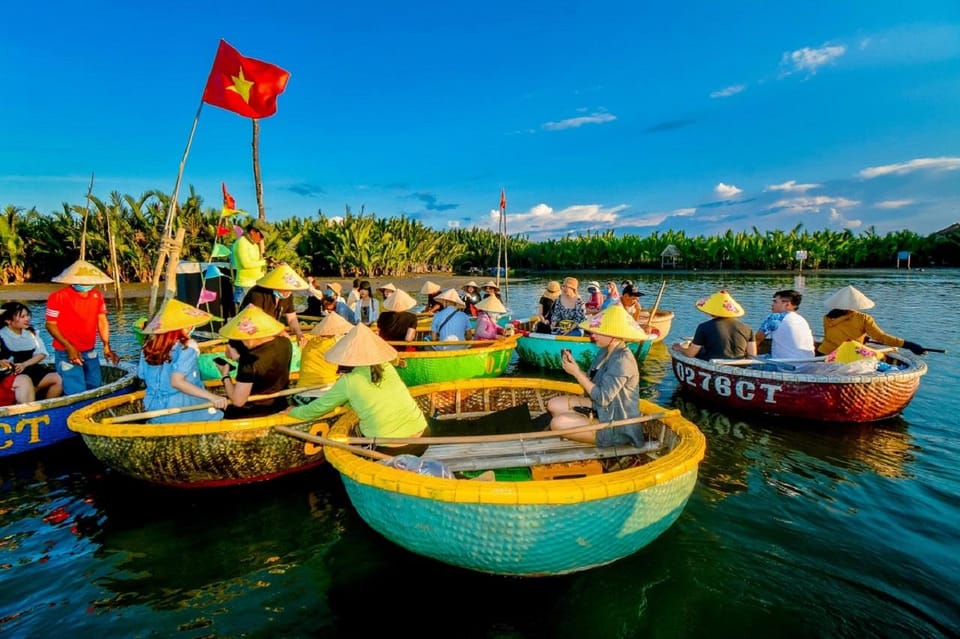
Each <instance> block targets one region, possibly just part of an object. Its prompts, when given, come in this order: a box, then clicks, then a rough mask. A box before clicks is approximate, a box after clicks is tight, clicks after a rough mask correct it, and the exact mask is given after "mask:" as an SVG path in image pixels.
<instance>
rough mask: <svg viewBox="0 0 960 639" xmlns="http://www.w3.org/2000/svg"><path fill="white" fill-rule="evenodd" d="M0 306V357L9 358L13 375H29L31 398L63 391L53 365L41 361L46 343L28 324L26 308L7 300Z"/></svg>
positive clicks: (45, 396)
mask: <svg viewBox="0 0 960 639" xmlns="http://www.w3.org/2000/svg"><path fill="white" fill-rule="evenodd" d="M0 308H2V309H3V311H2V314H0V319H2V322H0V324H2V328H0V358H2V359H4V360H12V364H13V374H14V375H26V376H27V377H29V378H30V382H31V384H32V385H33V389H34V393H35V396H34V399H51V398H53V397H60V396H61V395H63V380H61V379H60V375H58V374H57V372H56V369H55V368H54V367H53V366H50V365H47V364H42V363H41V362H43V361H44V360H45V359H47V356H48V353H47V347H46V346H44V344H43V340H42V339H40V337H39V336H38V335H37V332H36V331H35V330H34V329H33V327H32V326H30V309H29V308H27V307H26V306H25V305H24V304H21V303H20V302H7V303H5V304H4V305H3V306H2V307H0ZM30 401H33V400H30Z"/></svg>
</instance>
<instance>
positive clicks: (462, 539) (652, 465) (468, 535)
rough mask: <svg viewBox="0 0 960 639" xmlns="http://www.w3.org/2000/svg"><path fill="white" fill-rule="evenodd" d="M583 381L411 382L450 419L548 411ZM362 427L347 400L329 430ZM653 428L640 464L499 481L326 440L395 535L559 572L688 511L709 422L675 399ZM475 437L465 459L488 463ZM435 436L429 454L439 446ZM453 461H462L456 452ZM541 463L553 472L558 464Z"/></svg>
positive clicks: (357, 499) (348, 480)
mask: <svg viewBox="0 0 960 639" xmlns="http://www.w3.org/2000/svg"><path fill="white" fill-rule="evenodd" d="M580 392H581V388H580V387H579V386H578V385H576V384H569V383H565V382H554V381H549V380H542V379H516V378H501V379H497V380H485V379H474V380H466V381H460V382H456V383H445V384H430V385H426V386H419V387H415V388H412V389H411V393H412V394H413V395H414V397H415V399H416V401H417V402H418V403H419V405H420V407H421V408H422V409H423V411H424V412H425V413H426V414H429V415H435V414H436V415H439V416H440V418H441V419H442V418H443V416H446V417H448V418H456V417H460V418H463V417H472V416H478V415H484V414H487V413H490V412H492V411H498V410H502V409H506V408H509V407H513V406H517V405H519V404H524V403H525V404H527V406H528V407H529V409H530V411H531V414H534V413H542V412H544V410H545V407H546V402H547V401H548V400H549V399H550V398H551V397H555V396H557V395H563V394H570V393H576V394H579V393H580ZM641 409H642V411H643V412H644V413H645V414H651V413H655V412H659V411H661V409H660V408H659V407H658V406H656V405H654V404H651V403H649V402H646V401H642V402H641ZM356 427H357V417H356V415H355V414H354V413H353V412H352V411H349V412H347V414H346V415H344V416H343V417H342V418H341V419H340V420H339V421H338V422H337V423H336V424H335V425H334V427H333V428H332V429H331V435H330V436H331V437H332V438H335V439H336V438H345V437H348V436H350V435H352V434H353V433H354V432H355V430H356ZM644 428H645V430H646V432H647V433H648V434H650V435H653V436H655V437H656V438H658V440H659V442H660V448H659V450H657V451H656V452H653V453H648V454H645V455H638V456H637V457H636V458H630V459H633V460H634V462H635V463H637V464H639V465H637V466H634V467H625V469H623V470H611V471H604V472H602V473H600V474H587V475H586V476H579V477H578V476H570V474H569V473H567V472H566V471H563V472H561V473H560V474H557V475H553V476H555V477H560V476H562V475H564V474H566V475H567V478H555V479H535V480H532V481H500V480H499V475H498V480H497V481H478V480H474V479H466V478H457V479H446V478H440V477H431V476H424V475H419V474H417V473H413V472H410V471H405V470H399V469H397V468H393V467H390V466H388V465H385V464H383V463H380V462H375V461H370V460H368V459H366V458H364V457H361V456H358V455H356V454H354V453H353V452H350V451H346V450H340V449H333V448H329V447H328V448H327V449H326V454H327V459H328V461H329V462H330V463H331V464H332V465H333V466H334V467H335V468H336V469H337V470H338V471H339V472H340V474H341V476H342V477H343V482H344V485H345V486H346V490H347V494H348V495H349V497H350V500H351V501H352V502H353V505H354V506H355V507H356V509H357V511H358V512H359V513H360V516H361V517H362V518H363V519H364V520H365V521H366V522H367V523H368V524H370V526H371V527H372V528H374V529H375V530H376V531H378V532H379V533H380V534H382V535H383V536H384V537H386V538H387V539H389V540H391V541H393V542H394V543H396V544H398V545H400V546H403V547H404V548H407V549H409V550H411V551H413V552H415V553H418V554H421V555H425V556H427V557H431V558H434V559H437V560H439V561H443V562H446V563H449V564H452V565H455V566H460V567H463V568H468V569H471V570H477V571H481V572H487V573H495V574H501V575H520V576H540V575H558V574H564V573H570V572H576V571H580V570H586V569H589V568H593V567H596V566H601V565H604V564H608V563H610V562H613V561H616V560H617V559H620V558H622V557H625V556H627V555H630V554H632V553H634V552H636V551H637V550H639V549H640V548H643V547H644V546H646V545H647V544H649V543H650V542H651V541H653V540H654V539H656V537H657V536H659V535H660V534H661V533H662V532H663V531H664V530H666V529H667V528H668V527H669V526H670V525H671V524H672V523H673V522H674V521H675V520H676V519H677V518H678V517H679V516H680V513H681V512H682V510H683V507H684V505H685V504H686V502H687V499H688V498H689V496H690V494H691V492H692V491H693V488H694V485H695V484H696V479H697V469H698V465H699V463H700V461H701V459H703V455H704V450H705V440H704V437H703V434H702V433H701V432H700V431H699V430H698V429H697V428H696V426H694V425H693V424H692V423H690V422H689V421H687V420H685V419H684V418H683V417H682V416H680V414H679V412H678V411H666V412H665V413H664V415H663V416H662V417H660V418H659V419H656V420H651V421H648V422H646V423H645V424H644ZM555 441H557V442H558V444H557V445H563V444H564V443H565V444H569V445H572V446H575V447H577V446H579V447H587V448H589V449H591V450H592V451H594V452H597V451H604V450H610V449H597V448H596V447H594V446H592V445H588V444H577V443H575V442H570V441H569V440H562V439H560V438H559V437H558V438H556V440H555ZM525 445H526V443H524V444H523V445H521V447H523V446H525ZM471 446H472V447H473V449H474V454H473V455H474V456H469V455H468V457H469V459H468V460H467V461H470V462H476V463H473V464H472V465H473V466H475V467H476V468H477V469H482V468H483V465H484V459H479V458H477V457H478V456H479V457H482V455H483V452H482V447H480V448H478V446H477V445H476V444H472V445H471ZM433 448H434V446H431V447H430V449H428V450H427V452H426V453H424V455H423V457H424V458H429V457H431V456H432V452H431V451H432V450H433ZM583 452H587V451H583ZM539 459H543V457H540V458H539ZM622 459H628V458H626V457H624V458H622ZM446 461H447V463H448V464H451V466H450V467H451V468H452V467H453V462H452V460H451V459H449V458H447V460H446ZM598 464H599V462H598ZM526 465H527V466H529V465H530V464H526ZM567 465H568V466H569V464H567ZM561 466H562V465H561ZM533 470H534V471H536V470H537V468H534V469H533ZM540 470H542V471H544V472H547V471H549V472H553V471H555V470H557V465H556V464H554V465H547V466H542V467H540ZM561 470H562V468H561ZM573 474H574V475H575V474H576V473H573ZM535 476H539V475H536V474H535Z"/></svg>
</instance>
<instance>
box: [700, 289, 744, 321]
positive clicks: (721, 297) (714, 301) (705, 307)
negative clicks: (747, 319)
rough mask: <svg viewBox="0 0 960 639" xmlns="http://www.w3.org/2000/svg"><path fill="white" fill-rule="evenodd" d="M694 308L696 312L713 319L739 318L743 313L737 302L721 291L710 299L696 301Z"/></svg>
mask: <svg viewBox="0 0 960 639" xmlns="http://www.w3.org/2000/svg"><path fill="white" fill-rule="evenodd" d="M696 307H697V310H700V311H703V312H704V313H706V314H707V315H713V316H714V317H740V316H741V315H743V313H744V311H743V307H742V306H740V305H739V304H738V303H737V300H735V299H733V297H732V296H731V295H730V293H727V292H726V291H725V290H723V289H720V290H719V291H717V292H716V293H714V294H713V295H711V296H710V297H704V298H701V299H699V300H697V303H696Z"/></svg>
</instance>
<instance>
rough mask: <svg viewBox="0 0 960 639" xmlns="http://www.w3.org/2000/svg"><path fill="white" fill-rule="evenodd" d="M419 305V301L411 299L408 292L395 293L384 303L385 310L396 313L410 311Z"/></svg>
mask: <svg viewBox="0 0 960 639" xmlns="http://www.w3.org/2000/svg"><path fill="white" fill-rule="evenodd" d="M416 305H417V300H415V299H413V298H412V297H410V295H408V294H407V292H406V291H395V292H394V293H393V294H392V295H390V297H388V298H387V299H385V300H384V301H383V308H385V309H387V310H388V311H393V312H395V313H402V312H403V311H409V310H410V309H411V308H413V307H414V306H416Z"/></svg>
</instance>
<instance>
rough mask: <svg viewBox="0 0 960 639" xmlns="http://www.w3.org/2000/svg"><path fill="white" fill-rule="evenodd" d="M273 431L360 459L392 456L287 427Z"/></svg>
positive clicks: (391, 456)
mask: <svg viewBox="0 0 960 639" xmlns="http://www.w3.org/2000/svg"><path fill="white" fill-rule="evenodd" d="M273 430H275V431H277V432H278V433H282V434H284V435H288V436H290V437H294V438H296V439H302V440H303V441H305V442H310V443H312V444H320V445H322V446H329V447H330V448H339V449H341V450H348V451H350V452H351V453H353V454H354V455H360V456H362V457H370V458H371V459H378V460H389V459H393V455H387V454H386V453H381V452H380V451H378V450H370V449H369V448H361V447H359V446H351V445H350V444H344V443H343V442H340V441H336V440H333V439H327V438H326V437H321V436H320V435H311V434H310V433H304V432H302V431H299V430H297V429H295V428H290V427H289V426H274V427H273Z"/></svg>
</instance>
